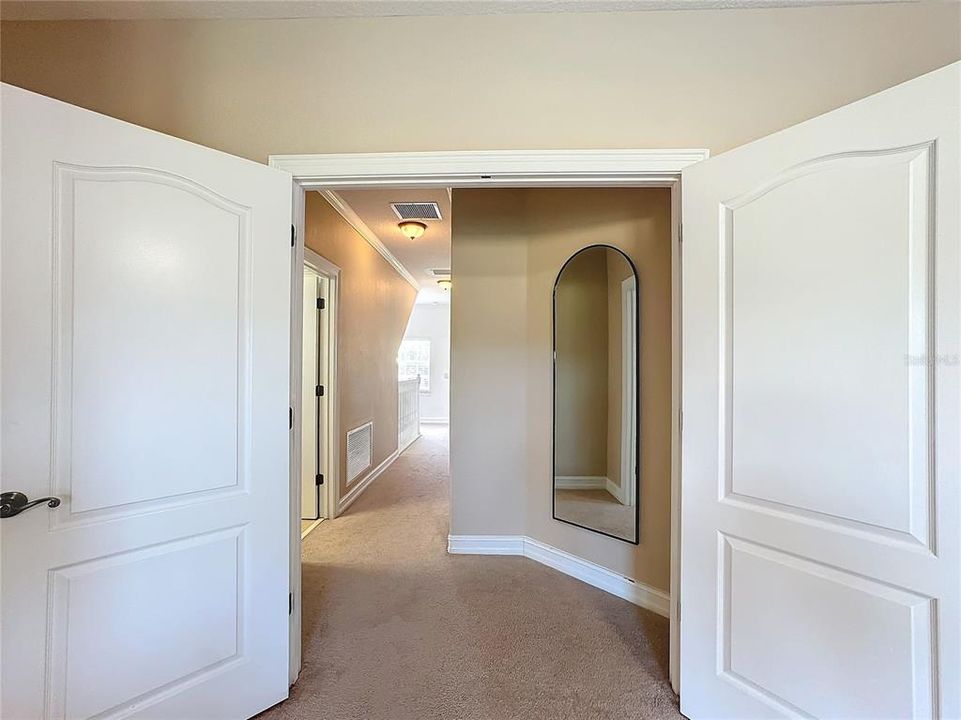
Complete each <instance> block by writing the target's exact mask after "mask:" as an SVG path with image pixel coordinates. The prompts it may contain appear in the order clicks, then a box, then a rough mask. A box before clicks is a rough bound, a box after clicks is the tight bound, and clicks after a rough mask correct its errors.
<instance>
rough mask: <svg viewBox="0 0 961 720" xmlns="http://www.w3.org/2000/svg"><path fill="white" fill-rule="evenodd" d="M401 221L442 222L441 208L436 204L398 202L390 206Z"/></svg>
mask: <svg viewBox="0 0 961 720" xmlns="http://www.w3.org/2000/svg"><path fill="white" fill-rule="evenodd" d="M390 207H391V209H392V210H393V211H394V214H395V215H397V217H398V219H400V220H440V219H441V216H440V207H439V206H438V205H437V203H435V202H396V203H391V204H390Z"/></svg>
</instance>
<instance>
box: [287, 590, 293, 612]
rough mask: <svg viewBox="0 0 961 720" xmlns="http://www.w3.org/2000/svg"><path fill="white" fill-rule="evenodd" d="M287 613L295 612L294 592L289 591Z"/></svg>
mask: <svg viewBox="0 0 961 720" xmlns="http://www.w3.org/2000/svg"><path fill="white" fill-rule="evenodd" d="M287 614H288V615H293V614H294V594H293V593H287Z"/></svg>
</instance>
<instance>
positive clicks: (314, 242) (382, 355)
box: [304, 192, 416, 495]
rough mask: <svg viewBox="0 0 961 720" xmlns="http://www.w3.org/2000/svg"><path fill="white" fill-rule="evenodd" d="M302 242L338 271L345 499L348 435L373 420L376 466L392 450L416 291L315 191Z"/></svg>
mask: <svg viewBox="0 0 961 720" xmlns="http://www.w3.org/2000/svg"><path fill="white" fill-rule="evenodd" d="M304 242H305V244H306V245H307V247H309V248H310V249H311V250H313V251H314V252H317V253H319V254H320V255H321V256H323V257H324V258H326V259H327V260H329V261H330V262H332V263H334V264H335V265H337V266H339V267H340V289H339V294H338V301H339V304H340V305H339V308H338V311H337V322H338V325H337V383H338V390H339V392H340V419H339V430H338V435H339V437H340V450H339V454H340V493H341V495H343V494H344V493H346V492H347V489H348V487H347V431H348V430H352V429H353V428H355V427H358V426H359V425H363V424H364V423H367V422H369V421H373V423H374V448H373V459H372V463H371V464H372V466H373V467H377V465H378V464H380V463H381V462H382V461H383V460H384V459H386V458H387V456H389V455H390V454H391V453H392V452H394V451H395V450H396V449H397V349H398V348H399V347H400V341H401V340H402V339H403V337H404V329H405V328H406V327H407V320H408V318H409V317H410V311H411V309H412V308H413V306H414V298H415V297H416V293H415V291H414V288H412V287H411V286H410V284H409V283H408V282H407V281H406V280H404V279H403V278H401V276H400V275H398V274H397V271H396V270H394V269H393V268H392V267H391V266H390V265H389V264H388V263H387V261H386V260H384V258H383V257H381V255H380V254H379V253H378V252H377V251H376V250H374V249H373V248H372V247H371V246H370V245H369V244H368V243H367V241H366V240H364V239H363V238H362V237H361V236H360V235H358V234H357V231H356V230H354V229H353V228H352V227H351V226H350V225H349V224H348V223H347V221H345V220H344V219H343V218H342V217H341V216H340V215H339V214H338V213H337V211H336V210H334V209H333V208H332V207H331V206H330V204H328V202H327V201H326V200H324V198H323V197H321V196H320V195H319V194H318V193H314V192H309V193H307V217H306V225H305V238H304ZM361 477H363V476H361ZM358 479H360V478H358Z"/></svg>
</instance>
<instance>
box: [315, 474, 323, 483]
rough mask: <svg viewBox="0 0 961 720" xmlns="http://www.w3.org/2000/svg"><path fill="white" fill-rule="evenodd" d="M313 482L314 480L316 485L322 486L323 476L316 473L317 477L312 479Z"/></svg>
mask: <svg viewBox="0 0 961 720" xmlns="http://www.w3.org/2000/svg"><path fill="white" fill-rule="evenodd" d="M314 480H315V482H316V483H317V484H318V485H323V484H324V474H323V473H318V474H317V476H316V477H315V478H314Z"/></svg>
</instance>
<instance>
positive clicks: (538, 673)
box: [259, 427, 681, 720]
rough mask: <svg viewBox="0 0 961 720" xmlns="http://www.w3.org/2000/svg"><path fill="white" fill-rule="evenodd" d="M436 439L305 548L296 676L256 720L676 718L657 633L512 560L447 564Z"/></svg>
mask: <svg viewBox="0 0 961 720" xmlns="http://www.w3.org/2000/svg"><path fill="white" fill-rule="evenodd" d="M447 532H448V474H447V435H446V428H437V427H434V428H427V429H426V431H425V437H422V438H421V439H419V440H417V441H416V442H415V443H414V445H413V446H411V448H410V449H409V450H408V451H407V452H406V453H404V455H402V456H401V457H400V458H398V459H397V460H396V461H395V462H394V464H393V465H392V466H391V467H390V469H389V470H388V471H387V472H385V473H384V474H383V475H382V476H381V477H380V478H378V479H377V480H376V481H375V483H374V484H373V485H372V486H371V487H370V488H369V489H368V490H367V492H366V493H365V494H364V495H363V496H362V497H361V498H360V499H359V500H358V501H357V502H356V503H355V504H354V505H353V506H352V507H351V508H350V510H348V512H347V513H346V514H345V515H344V516H342V517H340V518H338V519H336V520H333V521H328V522H324V523H322V524H321V525H320V526H319V527H318V528H317V529H316V530H314V531H313V532H312V533H311V534H310V535H308V537H307V539H306V540H305V541H304V618H303V620H304V666H303V670H302V672H301V675H300V679H299V680H298V682H297V684H296V685H295V686H294V687H293V688H292V689H291V697H290V699H289V700H288V701H287V702H285V703H281V704H280V705H278V706H276V707H274V708H272V709H271V710H268V711H266V712H264V713H262V714H261V715H260V716H259V717H260V718H262V719H263V720H293V719H294V718H305V719H306V718H311V719H325V718H330V719H334V718H336V719H338V720H364V719H370V720H379V719H385V720H386V719H388V718H389V719H392V720H430V719H433V718H437V719H440V718H445V719H446V718H449V719H452V720H460V719H471V720H509V719H513V718H517V719H518V720H519V719H521V718H525V719H530V720H540V719H543V720H564V719H565V718H570V719H572V720H574V719H577V720H589V719H591V718H611V719H615V718H625V719H627V718H632V719H636V718H658V719H659V718H680V717H681V715H680V714H679V713H678V710H677V702H676V698H675V696H674V694H673V693H672V692H671V689H670V685H669V683H668V674H667V673H668V670H667V664H668V623H667V620H665V619H664V618H661V617H659V616H657V615H654V614H653V613H650V612H648V611H646V610H642V609H640V608H638V607H636V606H634V605H631V604H630V603H627V602H625V601H623V600H620V599H618V598H616V597H613V596H611V595H608V594H607V593H605V592H602V591H600V590H597V589H595V588H592V587H590V586H588V585H585V584H583V583H581V582H579V581H577V580H574V579H573V578H569V577H567V576H565V575H562V574H560V573H558V572H556V571H554V570H551V569H549V568H547V567H544V566H542V565H539V564H537V563H535V562H533V561H532V560H528V559H526V558H515V557H476V556H465V555H453V556H452V555H448V554H447V552H446V544H447Z"/></svg>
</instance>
